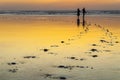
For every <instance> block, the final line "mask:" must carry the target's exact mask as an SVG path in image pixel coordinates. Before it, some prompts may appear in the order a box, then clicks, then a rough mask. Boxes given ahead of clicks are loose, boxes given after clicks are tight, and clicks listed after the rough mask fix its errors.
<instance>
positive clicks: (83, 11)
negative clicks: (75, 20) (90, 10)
mask: <svg viewBox="0 0 120 80" xmlns="http://www.w3.org/2000/svg"><path fill="white" fill-rule="evenodd" d="M82 13H83V20H85V14H86V10H85V8H83V9H82Z"/></svg>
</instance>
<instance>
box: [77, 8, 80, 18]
mask: <svg viewBox="0 0 120 80" xmlns="http://www.w3.org/2000/svg"><path fill="white" fill-rule="evenodd" d="M77 16H78V18H79V16H80V9H79V8H78V9H77Z"/></svg>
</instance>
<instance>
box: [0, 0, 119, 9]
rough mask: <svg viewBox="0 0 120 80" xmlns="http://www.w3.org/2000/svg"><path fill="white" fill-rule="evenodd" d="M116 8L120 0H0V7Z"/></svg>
mask: <svg viewBox="0 0 120 80" xmlns="http://www.w3.org/2000/svg"><path fill="white" fill-rule="evenodd" d="M77 7H79V8H82V7H86V8H88V9H118V10H120V0H100V1H99V0H0V9H3V10H4V9H13V10H14V9H42V10H44V9H45V10H46V9H76V8H77Z"/></svg>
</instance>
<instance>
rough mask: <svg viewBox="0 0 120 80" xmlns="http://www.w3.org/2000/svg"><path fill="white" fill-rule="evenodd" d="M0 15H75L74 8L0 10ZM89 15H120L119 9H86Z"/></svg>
mask: <svg viewBox="0 0 120 80" xmlns="http://www.w3.org/2000/svg"><path fill="white" fill-rule="evenodd" d="M0 15H53V16H54V15H59V16H60V15H62V16H64V15H66V16H67V15H70V16H72V15H76V11H75V10H0ZM86 15H88V16H89V15H90V16H94V15H96V16H99V15H100V16H104V15H110V16H120V10H88V11H87V14H86Z"/></svg>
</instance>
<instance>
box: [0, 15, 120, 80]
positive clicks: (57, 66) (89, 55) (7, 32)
mask: <svg viewBox="0 0 120 80" xmlns="http://www.w3.org/2000/svg"><path fill="white" fill-rule="evenodd" d="M85 21H86V24H85V25H84V26H83V21H82V18H81V19H80V23H79V26H78V25H77V17H76V16H70V15H69V16H60V15H56V16H54V15H53V16H44V15H43V16H39V15H36V16H35V15H32V16H30V15H29V16H25V15H0V80H120V63H119V62H120V29H119V27H120V23H119V21H120V16H86V19H85Z"/></svg>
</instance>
